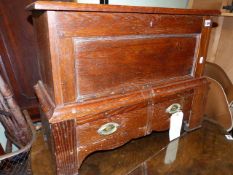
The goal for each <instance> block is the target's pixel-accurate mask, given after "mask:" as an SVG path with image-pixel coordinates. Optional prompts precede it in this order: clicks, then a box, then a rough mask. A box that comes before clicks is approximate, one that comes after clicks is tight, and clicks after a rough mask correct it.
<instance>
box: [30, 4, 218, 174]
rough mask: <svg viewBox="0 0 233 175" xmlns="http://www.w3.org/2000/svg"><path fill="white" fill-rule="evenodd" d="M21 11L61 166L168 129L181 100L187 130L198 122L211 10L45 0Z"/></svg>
mask: <svg viewBox="0 0 233 175" xmlns="http://www.w3.org/2000/svg"><path fill="white" fill-rule="evenodd" d="M28 9H30V10H32V11H33V12H32V13H33V17H34V24H35V31H36V34H37V40H38V51H39V52H38V58H39V62H40V69H41V75H42V81H39V82H38V84H37V85H36V86H35V89H36V93H37V96H38V98H39V101H40V104H41V107H42V110H43V111H44V116H43V121H44V127H45V130H46V133H47V135H48V139H49V141H50V146H51V150H52V153H53V155H54V160H55V162H56V171H57V173H58V174H76V173H78V169H79V167H80V165H81V163H82V161H83V159H84V158H85V157H86V156H87V155H88V154H90V153H91V152H94V151H97V150H105V149H112V148H116V147H118V146H120V145H122V144H124V143H126V142H127V141H129V140H131V139H133V138H138V137H141V136H144V135H147V134H150V133H151V132H152V131H154V130H155V131H163V130H167V129H168V128H169V117H170V115H171V114H170V113H172V112H174V111H173V110H175V108H178V107H179V105H180V106H181V108H182V111H183V112H184V122H185V123H186V128H187V129H193V128H196V127H198V126H200V125H201V121H202V116H203V109H204V104H205V94H206V93H207V89H208V83H207V81H206V79H205V78H202V73H203V66H204V62H205V57H206V48H207V46H208V40H209V33H210V28H211V20H210V17H209V16H210V15H217V14H218V11H214V10H212V11H211V10H184V9H167V8H145V7H124V6H106V5H84V4H82V5H81V4H76V3H61V2H45V1H43V2H42V1H38V2H36V3H34V4H32V5H30V6H28ZM171 105H173V108H172V110H171V111H170V113H168V112H169V111H167V109H168V107H170V106H171Z"/></svg>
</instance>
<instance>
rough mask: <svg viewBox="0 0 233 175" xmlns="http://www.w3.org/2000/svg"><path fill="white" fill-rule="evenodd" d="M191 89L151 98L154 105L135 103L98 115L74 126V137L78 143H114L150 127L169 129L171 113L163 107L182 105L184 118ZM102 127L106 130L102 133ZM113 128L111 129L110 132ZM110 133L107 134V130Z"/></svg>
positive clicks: (146, 130) (191, 93) (189, 105)
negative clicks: (175, 104) (75, 135)
mask: <svg viewBox="0 0 233 175" xmlns="http://www.w3.org/2000/svg"><path fill="white" fill-rule="evenodd" d="M192 98H193V92H192V91H188V92H183V93H180V94H174V95H170V96H166V97H163V98H160V99H156V98H155V99H154V101H155V103H154V105H153V106H154V107H153V108H151V106H152V105H150V104H149V103H148V101H147V102H144V103H141V104H137V105H134V106H129V107H124V108H119V110H116V109H115V110H114V112H112V115H111V112H109V116H108V115H106V116H105V117H104V118H103V115H101V114H100V115H99V119H98V116H97V119H96V120H95V121H92V122H88V123H85V124H81V125H78V126H77V133H78V134H77V140H78V143H79V145H80V146H87V145H92V146H93V145H101V144H106V145H109V146H110V145H115V144H116V143H117V144H119V145H120V144H122V143H125V142H126V141H128V140H130V139H133V138H138V137H140V136H144V135H146V134H148V133H150V132H151V131H152V130H155V131H163V130H167V129H169V118H170V116H171V114H168V113H166V109H167V108H168V107H169V106H170V105H172V104H174V103H178V104H180V105H181V108H182V111H183V112H184V118H185V120H188V119H189V116H190V110H191V104H192ZM101 129H103V130H104V132H107V134H101V133H100V132H98V131H100V130H101ZM111 132H112V133H111ZM109 133H110V134H109Z"/></svg>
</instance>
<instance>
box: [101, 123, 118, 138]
mask: <svg viewBox="0 0 233 175" xmlns="http://www.w3.org/2000/svg"><path fill="white" fill-rule="evenodd" d="M118 127H119V124H118V123H114V122H110V123H106V124H104V125H102V126H101V127H100V128H99V129H98V131H97V132H98V133H99V134H100V135H110V134H113V133H114V132H116V131H117V128H118Z"/></svg>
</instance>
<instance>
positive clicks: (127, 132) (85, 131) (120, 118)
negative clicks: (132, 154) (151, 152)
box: [77, 106, 147, 146]
mask: <svg viewBox="0 0 233 175" xmlns="http://www.w3.org/2000/svg"><path fill="white" fill-rule="evenodd" d="M109 123H114V124H117V125H118V127H117V128H116V130H115V132H113V133H112V134H109V135H107V134H106V135H104V134H100V132H98V131H99V130H100V129H101V127H102V126H104V125H106V124H109ZM146 123H147V108H146V106H145V107H144V108H141V109H136V110H133V111H131V112H127V113H123V114H120V115H114V116H112V117H106V118H104V119H99V120H96V121H94V122H91V123H86V124H83V125H80V126H77V133H78V134H77V137H78V138H77V139H78V142H79V145H82V146H87V145H93V144H97V145H100V144H103V143H104V144H105V146H107V145H114V144H116V143H118V144H119V143H123V142H124V141H126V140H127V139H128V140H129V139H132V138H137V137H140V136H143V135H144V133H145V129H146V128H145V126H146Z"/></svg>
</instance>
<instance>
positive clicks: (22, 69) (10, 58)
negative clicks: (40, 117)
mask: <svg viewBox="0 0 233 175" xmlns="http://www.w3.org/2000/svg"><path fill="white" fill-rule="evenodd" d="M32 2H34V1H33V0H17V1H8V0H1V1H0V16H1V17H0V72H1V74H2V76H3V77H4V79H5V80H6V81H7V83H8V84H9V85H10V86H11V89H12V90H13V92H14V95H15V98H16V101H17V102H18V103H19V105H20V107H21V109H27V110H28V111H29V112H30V114H35V115H36V114H38V112H37V111H38V110H37V108H38V102H37V98H36V96H35V93H34V90H33V85H34V84H35V83H36V82H37V81H38V80H39V79H40V78H39V69H38V68H39V66H38V61H37V59H36V41H35V35H34V33H33V27H32V24H31V23H30V22H29V21H30V18H29V15H30V13H29V12H28V11H26V10H25V6H26V5H28V4H29V3H32ZM31 22H32V19H31Z"/></svg>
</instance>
